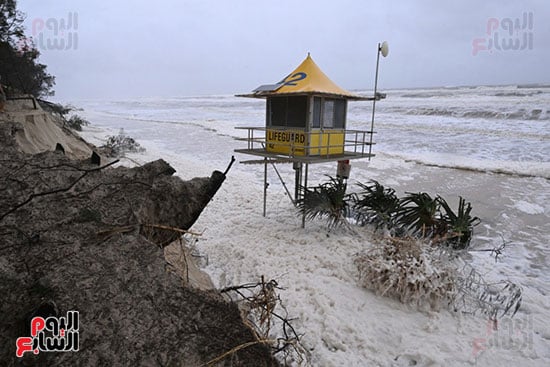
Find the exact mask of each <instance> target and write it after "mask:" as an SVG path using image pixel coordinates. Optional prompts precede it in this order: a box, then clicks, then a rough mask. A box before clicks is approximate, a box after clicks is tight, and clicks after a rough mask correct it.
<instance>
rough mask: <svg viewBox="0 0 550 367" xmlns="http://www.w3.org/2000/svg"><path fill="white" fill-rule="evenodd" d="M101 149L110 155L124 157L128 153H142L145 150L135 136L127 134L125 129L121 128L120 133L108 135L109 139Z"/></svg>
mask: <svg viewBox="0 0 550 367" xmlns="http://www.w3.org/2000/svg"><path fill="white" fill-rule="evenodd" d="M100 149H102V153H103V154H105V155H107V156H109V157H123V156H124V155H125V154H126V153H142V152H144V151H145V148H143V147H142V146H141V145H140V144H139V143H138V142H137V141H135V140H134V138H132V137H130V136H128V135H126V133H125V132H124V129H120V131H119V133H118V135H111V136H109V137H107V141H106V142H105V144H103V145H102V146H101V147H100Z"/></svg>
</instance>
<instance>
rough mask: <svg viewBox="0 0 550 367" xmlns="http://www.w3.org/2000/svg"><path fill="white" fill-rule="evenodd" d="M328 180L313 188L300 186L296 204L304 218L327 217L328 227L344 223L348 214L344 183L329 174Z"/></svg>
mask: <svg viewBox="0 0 550 367" xmlns="http://www.w3.org/2000/svg"><path fill="white" fill-rule="evenodd" d="M329 179H330V180H329V181H328V182H325V183H323V184H321V185H319V186H317V187H314V188H311V189H310V188H307V187H302V188H301V190H302V195H301V197H300V199H298V201H297V203H296V205H297V207H298V209H299V210H300V212H301V213H302V214H305V217H306V219H308V220H313V219H315V218H327V220H328V227H329V228H333V227H337V226H338V225H340V224H343V223H346V222H347V220H346V217H347V216H348V215H349V204H348V202H349V195H347V194H346V183H345V182H344V181H343V180H341V179H337V178H333V177H330V176H329Z"/></svg>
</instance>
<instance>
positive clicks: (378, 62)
mask: <svg viewBox="0 0 550 367" xmlns="http://www.w3.org/2000/svg"><path fill="white" fill-rule="evenodd" d="M380 50H381V45H380V43H379V44H378V51H377V54H376V74H375V76H374V99H373V101H372V118H371V122H370V141H369V161H370V159H371V152H372V137H373V135H374V110H375V108H376V99H377V97H376V91H377V89H378V65H379V64H380Z"/></svg>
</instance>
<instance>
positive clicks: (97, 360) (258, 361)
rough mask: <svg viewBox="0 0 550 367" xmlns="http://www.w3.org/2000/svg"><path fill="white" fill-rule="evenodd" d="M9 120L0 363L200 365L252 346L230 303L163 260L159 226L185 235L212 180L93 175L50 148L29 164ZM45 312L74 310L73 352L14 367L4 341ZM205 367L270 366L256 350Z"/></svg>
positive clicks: (125, 171)
mask: <svg viewBox="0 0 550 367" xmlns="http://www.w3.org/2000/svg"><path fill="white" fill-rule="evenodd" d="M12 114H13V111H12ZM15 120H17V121H14V119H8V118H6V115H5V114H4V115H3V114H0V166H1V167H0V294H2V302H1V303H0V345H2V348H1V349H0V360H1V361H2V365H24V366H31V365H40V366H42V365H47V366H58V365H59V366H157V365H158V366H200V365H204V364H205V363H206V362H208V361H210V360H212V359H214V358H216V357H218V356H220V355H222V354H224V353H225V352H228V351H229V350H231V349H232V348H234V347H236V346H239V345H242V344H244V343H247V342H254V341H255V338H254V335H253V332H252V331H251V330H250V329H249V328H248V327H247V326H245V325H244V324H243V322H242V319H241V316H240V312H239V310H238V308H237V306H236V305H235V304H233V303H228V302H227V301H226V300H224V299H223V298H222V297H221V296H220V295H219V293H218V292H217V291H216V290H214V289H212V290H207V291H205V290H199V289H195V288H192V287H190V286H189V284H191V283H192V284H199V283H200V284H202V288H205V287H208V285H205V284H208V281H204V279H202V280H197V279H194V280H193V281H192V282H191V281H189V279H187V280H185V279H183V283H184V284H183V285H182V278H181V277H180V276H178V275H177V274H175V273H174V272H171V271H169V268H170V267H171V266H170V265H169V264H167V262H166V260H165V256H164V252H163V251H164V250H167V249H170V248H172V250H173V245H172V247H170V246H169V244H170V243H173V241H174V240H176V241H177V240H178V239H179V238H180V237H181V232H178V231H175V230H171V229H169V228H177V229H183V230H186V229H189V228H190V227H191V226H192V224H193V223H194V222H195V221H196V219H197V218H198V216H199V215H200V213H201V211H202V209H203V208H204V207H205V206H206V205H207V204H208V202H209V201H210V200H211V199H212V197H213V196H214V194H215V193H216V191H217V189H218V188H219V187H220V185H221V183H222V182H223V180H224V178H225V175H224V174H223V173H221V172H217V171H216V172H214V173H213V174H212V176H211V177H203V178H195V179H193V180H190V181H186V182H184V181H182V180H181V179H179V178H178V177H175V176H173V173H174V169H173V168H172V167H170V165H169V164H168V163H166V162H165V161H162V160H159V161H155V162H151V163H149V164H146V165H144V166H142V167H136V168H125V167H117V168H112V167H105V168H104V167H98V166H97V165H94V164H92V163H91V162H90V161H89V159H82V160H72V159H70V158H69V157H67V156H66V155H64V154H63V153H62V152H59V151H57V152H55V151H53V147H52V149H51V150H52V151H46V152H42V153H38V154H34V155H30V154H28V153H25V152H24V150H22V149H21V146H20V145H19V144H20V141H19V140H18V136H20V135H18V134H20V132H21V129H23V130H24V131H30V130H32V127H29V126H23V125H24V124H25V123H26V122H25V120H23V121H21V119H15ZM29 129H30V130H29ZM173 265H174V264H173ZM174 266H178V265H177V264H176V265H174ZM191 270H193V272H198V270H197V269H196V268H193V269H191ZM187 273H188V274H189V272H187ZM198 273H200V272H198ZM180 275H181V269H180ZM45 305H46V306H47V308H48V309H49V311H48V312H50V313H56V314H57V315H58V316H65V314H66V313H67V312H68V311H78V312H79V321H80V322H79V350H78V351H77V352H64V353H63V352H40V353H39V354H38V355H34V354H32V353H27V354H26V355H25V356H24V357H23V358H17V357H16V355H15V352H16V339H17V338H18V337H21V336H27V335H28V333H29V321H30V318H31V317H32V315H33V313H34V314H38V313H40V312H41V311H40V310H43V309H44V307H45ZM53 305H54V306H53ZM40 307H42V309H41V308H40ZM215 365H227V366H229V365H231V366H272V365H276V362H275V361H274V360H273V359H272V357H271V355H270V352H269V350H268V348H266V347H264V346H262V345H261V344H260V343H256V344H253V345H251V346H249V347H247V348H243V349H241V350H239V351H238V352H236V353H234V354H231V356H230V357H228V358H227V359H225V360H223V361H222V362H219V363H218V364H215Z"/></svg>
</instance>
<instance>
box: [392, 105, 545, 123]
mask: <svg viewBox="0 0 550 367" xmlns="http://www.w3.org/2000/svg"><path fill="white" fill-rule="evenodd" d="M388 112H396V113H404V114H407V115H417V116H448V117H456V118H474V119H477V118H479V119H495V120H541V121H549V120H550V110H543V109H541V108H535V109H531V110H529V109H523V108H521V109H518V110H515V111H494V110H464V109H458V108H456V109H454V108H444V107H441V108H440V107H415V108H406V109H404V108H401V107H398V108H394V109H393V111H388Z"/></svg>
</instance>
